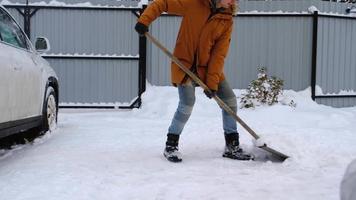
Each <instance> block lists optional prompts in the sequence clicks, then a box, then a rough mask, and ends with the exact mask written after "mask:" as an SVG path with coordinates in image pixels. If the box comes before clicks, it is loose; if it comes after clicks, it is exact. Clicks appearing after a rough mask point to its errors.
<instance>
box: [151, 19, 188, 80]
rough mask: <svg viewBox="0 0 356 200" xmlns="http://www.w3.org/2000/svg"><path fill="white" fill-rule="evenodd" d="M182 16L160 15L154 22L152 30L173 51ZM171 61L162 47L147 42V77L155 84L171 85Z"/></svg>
mask: <svg viewBox="0 0 356 200" xmlns="http://www.w3.org/2000/svg"><path fill="white" fill-rule="evenodd" d="M180 22H181V18H180V17H172V16H170V17H167V16H164V17H160V18H158V19H157V20H155V21H154V22H153V24H152V25H151V27H150V32H151V33H152V35H153V36H155V37H156V38H157V39H159V40H160V41H161V42H162V44H163V45H165V47H166V48H168V49H169V50H170V51H171V52H173V49H174V46H175V41H176V38H177V34H178V29H179V26H180ZM170 69H171V62H170V60H169V58H168V57H167V56H166V55H165V54H163V53H162V51H161V50H160V49H158V48H157V47H156V46H154V45H153V44H152V43H151V42H148V43H147V79H148V81H149V82H150V83H151V84H153V85H170V80H171V75H170Z"/></svg>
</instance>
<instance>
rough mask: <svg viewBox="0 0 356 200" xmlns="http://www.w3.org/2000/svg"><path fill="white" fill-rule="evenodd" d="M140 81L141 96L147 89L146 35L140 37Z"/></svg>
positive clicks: (143, 8)
mask: <svg viewBox="0 0 356 200" xmlns="http://www.w3.org/2000/svg"><path fill="white" fill-rule="evenodd" d="M146 7H147V5H143V6H142V9H141V11H140V15H141V14H142V13H143V11H144V10H145V9H146ZM139 55H140V59H139V69H138V74H139V78H138V80H139V83H138V87H139V90H138V95H139V97H140V98H141V95H142V93H144V92H145V91H146V64H147V39H146V37H141V36H140V39H139Z"/></svg>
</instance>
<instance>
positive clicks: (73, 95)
mask: <svg viewBox="0 0 356 200" xmlns="http://www.w3.org/2000/svg"><path fill="white" fill-rule="evenodd" d="M49 62H50V63H51V65H52V67H53V68H54V69H55V71H56V73H57V75H58V76H59V80H60V102H62V103H95V104H98V103H118V102H130V101H131V100H133V98H134V97H136V96H137V88H138V67H137V66H138V64H137V61H130V60H120V61H117V60H91V59H86V60H58V59H49Z"/></svg>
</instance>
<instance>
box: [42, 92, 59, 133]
mask: <svg viewBox="0 0 356 200" xmlns="http://www.w3.org/2000/svg"><path fill="white" fill-rule="evenodd" d="M42 113H43V114H42V115H43V125H42V131H43V132H47V131H53V130H54V129H56V127H57V115H58V106H57V102H56V92H55V90H54V89H53V87H48V88H47V91H46V98H45V102H44V106H43V112H42Z"/></svg>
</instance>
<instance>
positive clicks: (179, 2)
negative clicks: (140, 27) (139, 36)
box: [138, 0, 191, 26]
mask: <svg viewBox="0 0 356 200" xmlns="http://www.w3.org/2000/svg"><path fill="white" fill-rule="evenodd" d="M189 1H191V0H155V1H153V2H152V3H151V4H150V5H149V6H148V7H147V8H146V9H145V11H144V12H143V13H142V15H141V16H140V18H139V19H138V22H140V23H142V24H145V25H146V26H149V25H150V24H151V23H152V22H153V21H154V20H155V19H156V18H157V17H159V16H160V15H161V14H162V13H163V12H167V13H168V14H173V15H179V16H184V14H185V12H186V9H187V8H188V7H189V6H188V3H189Z"/></svg>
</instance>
